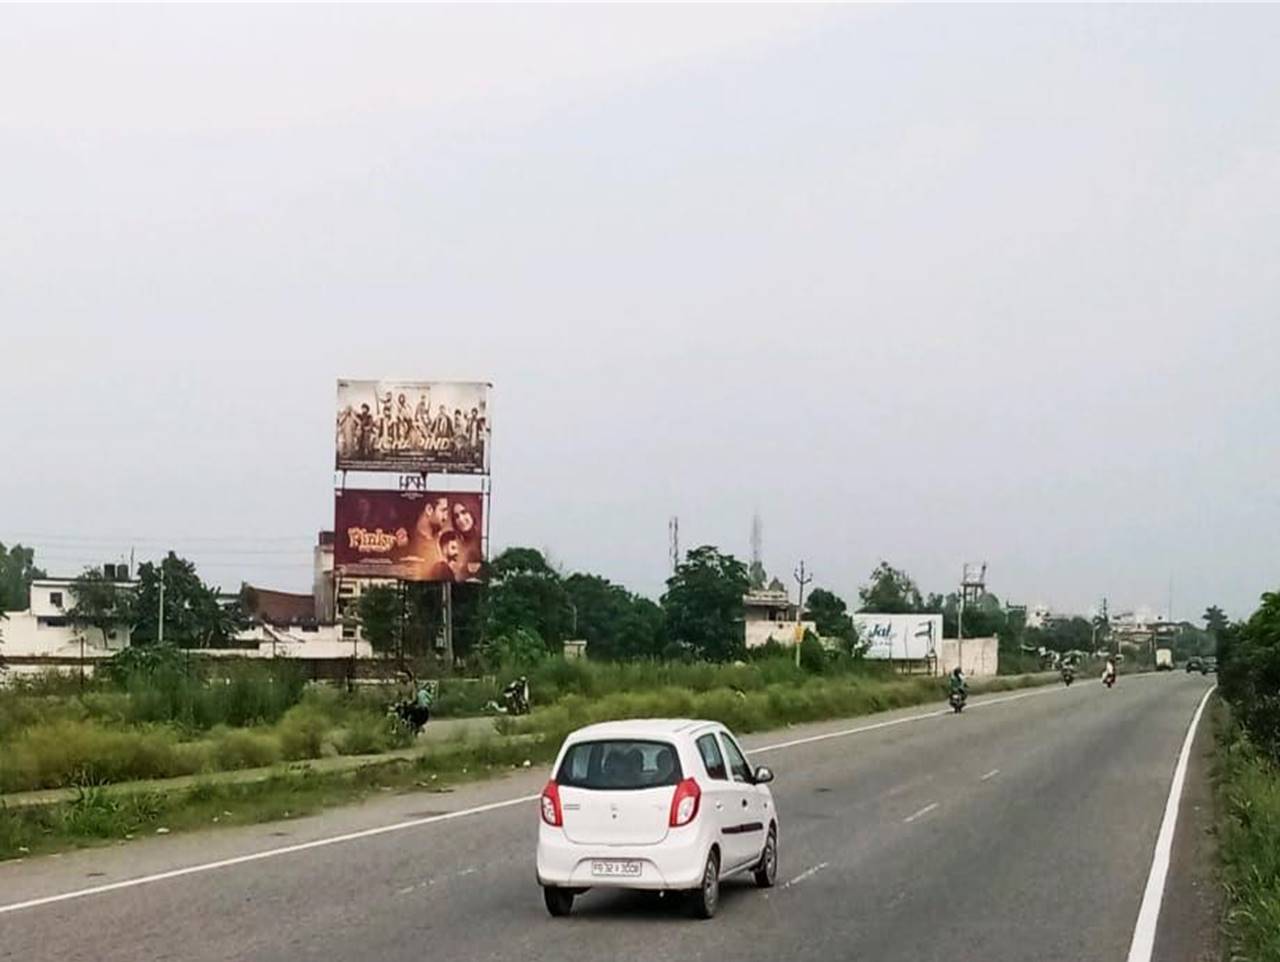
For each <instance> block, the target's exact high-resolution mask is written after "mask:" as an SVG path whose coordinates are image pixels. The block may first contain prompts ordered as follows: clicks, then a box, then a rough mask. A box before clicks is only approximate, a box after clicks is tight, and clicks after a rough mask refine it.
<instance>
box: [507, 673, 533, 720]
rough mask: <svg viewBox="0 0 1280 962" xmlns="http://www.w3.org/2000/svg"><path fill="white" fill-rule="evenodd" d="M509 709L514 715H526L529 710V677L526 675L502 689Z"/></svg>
mask: <svg viewBox="0 0 1280 962" xmlns="http://www.w3.org/2000/svg"><path fill="white" fill-rule="evenodd" d="M502 698H503V701H505V702H506V707H507V711H508V712H509V713H510V714H512V715H524V714H526V713H528V711H529V679H528V678H527V677H525V676H524V675H521V676H520V677H519V678H517V679H515V680H514V681H513V682H511V684H509V685H507V687H506V688H504V689H503V690H502Z"/></svg>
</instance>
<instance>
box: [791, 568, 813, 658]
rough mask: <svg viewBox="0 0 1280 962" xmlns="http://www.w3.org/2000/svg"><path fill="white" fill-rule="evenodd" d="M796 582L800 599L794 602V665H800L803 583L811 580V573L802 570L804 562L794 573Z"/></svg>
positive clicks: (805, 583)
mask: <svg viewBox="0 0 1280 962" xmlns="http://www.w3.org/2000/svg"><path fill="white" fill-rule="evenodd" d="M795 579H796V584H798V585H799V586H800V600H799V601H797V602H796V667H797V668H799V667H800V641H801V639H802V638H803V634H802V633H801V630H800V619H801V618H802V617H804V589H805V585H807V584H809V583H810V582H811V581H813V575H806V574H805V571H804V562H803V561H801V562H800V567H799V568H797V569H796V573H795Z"/></svg>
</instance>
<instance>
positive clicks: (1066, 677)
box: [1062, 668, 1076, 688]
mask: <svg viewBox="0 0 1280 962" xmlns="http://www.w3.org/2000/svg"><path fill="white" fill-rule="evenodd" d="M1075 680H1076V673H1075V672H1074V671H1072V670H1071V669H1070V668H1064V669H1062V683H1063V684H1064V685H1066V686H1067V687H1068V688H1070V687H1071V683H1072V682H1073V681H1075Z"/></svg>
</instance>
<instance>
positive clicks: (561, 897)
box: [542, 885, 574, 919]
mask: <svg viewBox="0 0 1280 962" xmlns="http://www.w3.org/2000/svg"><path fill="white" fill-rule="evenodd" d="M573 894H574V893H573V892H572V891H571V890H570V889H562V888H557V887H556V886H554V885H545V886H543V888H542V900H543V901H544V902H546V903H547V911H548V912H550V913H551V915H552V916H553V917H554V918H557V919H562V918H564V917H565V916H566V915H568V914H569V913H570V912H572V911H573Z"/></svg>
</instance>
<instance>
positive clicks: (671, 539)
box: [667, 514, 680, 574]
mask: <svg viewBox="0 0 1280 962" xmlns="http://www.w3.org/2000/svg"><path fill="white" fill-rule="evenodd" d="M667 554H668V560H669V561H670V562H671V573H672V574H675V571H676V569H677V568H679V567H680V519H679V518H678V517H676V516H675V515H674V514H673V515H672V516H671V520H669V521H668V522H667Z"/></svg>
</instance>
